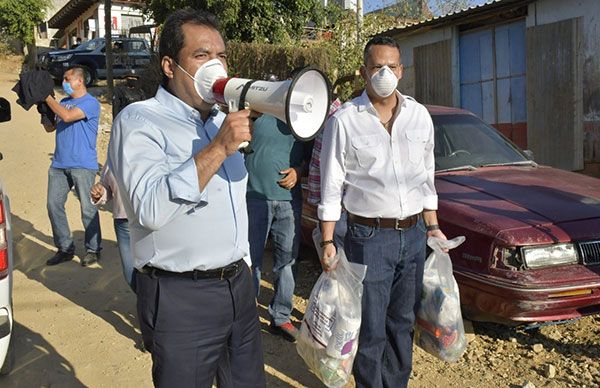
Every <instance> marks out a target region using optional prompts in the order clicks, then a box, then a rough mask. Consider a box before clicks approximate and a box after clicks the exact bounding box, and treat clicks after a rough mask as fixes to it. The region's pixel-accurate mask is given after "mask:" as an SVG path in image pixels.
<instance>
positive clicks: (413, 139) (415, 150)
mask: <svg viewBox="0 0 600 388" xmlns="http://www.w3.org/2000/svg"><path fill="white" fill-rule="evenodd" d="M406 138H407V139H408V159H409V160H410V162H411V163H415V164H419V163H420V162H421V160H423V154H424V153H425V145H426V143H427V132H426V131H424V130H419V129H411V130H407V131H406Z"/></svg>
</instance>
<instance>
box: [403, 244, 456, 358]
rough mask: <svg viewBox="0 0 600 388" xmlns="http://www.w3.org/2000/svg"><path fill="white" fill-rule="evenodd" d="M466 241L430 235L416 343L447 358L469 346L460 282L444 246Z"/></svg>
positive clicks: (435, 354) (454, 245) (453, 356)
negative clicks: (455, 275) (463, 316)
mask: <svg viewBox="0 0 600 388" xmlns="http://www.w3.org/2000/svg"><path fill="white" fill-rule="evenodd" d="M464 241H465V237H464V236H459V237H456V238H454V239H452V240H443V239H440V238H437V237H429V239H428V240H427V245H429V247H430V248H431V249H432V250H433V252H431V254H430V255H429V257H428V258H427V261H425V269H424V273H423V292H422V294H421V301H420V306H419V310H418V312H417V319H416V325H415V343H416V344H417V345H418V346H419V347H421V348H423V349H424V350H425V351H426V352H428V353H430V354H432V355H434V356H436V357H437V358H439V359H441V360H443V361H447V362H456V361H458V360H459V359H460V358H461V356H462V355H463V353H464V352H465V350H466V348H467V339H466V337H465V329H464V326H463V321H462V314H461V311H460V294H459V291H458V284H456V280H455V279H454V275H453V274H452V261H451V260H450V255H448V253H447V252H444V249H453V248H456V247H457V246H459V245H460V244H462V243H463V242H464Z"/></svg>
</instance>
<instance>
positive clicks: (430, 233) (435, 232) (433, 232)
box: [427, 229, 448, 253]
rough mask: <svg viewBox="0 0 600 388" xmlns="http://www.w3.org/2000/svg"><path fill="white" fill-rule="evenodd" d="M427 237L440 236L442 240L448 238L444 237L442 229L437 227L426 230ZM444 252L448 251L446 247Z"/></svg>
mask: <svg viewBox="0 0 600 388" xmlns="http://www.w3.org/2000/svg"><path fill="white" fill-rule="evenodd" d="M429 237H437V238H440V239H442V240H448V238H447V237H446V235H445V234H444V233H442V231H441V230H439V229H434V230H428V231H427V238H429ZM444 252H446V253H448V249H444Z"/></svg>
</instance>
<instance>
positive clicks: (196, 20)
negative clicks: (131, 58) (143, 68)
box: [158, 7, 223, 85]
mask: <svg viewBox="0 0 600 388" xmlns="http://www.w3.org/2000/svg"><path fill="white" fill-rule="evenodd" d="M187 23H190V24H195V25H199V26H206V27H209V28H212V29H213V30H215V31H218V32H219V33H221V31H220V30H219V22H218V21H217V18H216V17H215V15H213V14H212V13H210V12H207V11H202V10H197V9H193V8H190V7H186V8H183V9H178V10H177V11H175V12H173V13H172V14H170V15H169V17H167V20H165V24H164V25H163V29H162V32H161V34H160V42H159V46H158V55H159V58H160V60H161V61H162V58H164V57H169V58H173V59H174V60H175V61H176V62H177V63H179V52H180V51H181V49H182V48H183V45H184V36H183V29H182V28H181V27H182V26H183V25H184V24H187ZM222 35H223V34H221V36H222ZM159 62H160V61H159ZM165 78H166V77H163V84H165V85H166V79H165Z"/></svg>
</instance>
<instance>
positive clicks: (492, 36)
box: [382, 0, 600, 177]
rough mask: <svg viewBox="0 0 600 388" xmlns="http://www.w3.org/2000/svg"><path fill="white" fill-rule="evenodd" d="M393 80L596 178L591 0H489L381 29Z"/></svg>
mask: <svg viewBox="0 0 600 388" xmlns="http://www.w3.org/2000/svg"><path fill="white" fill-rule="evenodd" d="M382 35H387V36H391V37H393V38H394V39H396V40H398V41H399V43H400V46H401V47H402V61H403V63H404V78H403V79H402V81H401V82H400V89H401V90H402V91H403V92H404V93H406V94H408V95H413V96H415V97H416V98H417V100H418V101H420V102H423V103H426V104H437V105H447V106H454V107H462V108H465V109H468V110H470V111H472V112H473V113H475V114H476V115H477V116H479V117H480V118H482V119H484V120H485V121H487V122H489V123H491V124H493V125H494V126H495V127H496V128H498V129H499V130H500V131H501V132H503V133H504V134H505V135H506V136H507V137H509V138H510V139H511V140H513V141H514V142H515V143H516V144H517V145H519V146H520V147H521V148H524V149H525V148H527V149H530V150H532V151H533V153H534V157H535V160H536V161H538V162H540V163H543V164H548V165H552V166H555V167H559V168H563V169H567V170H578V171H581V170H583V171H584V172H585V173H589V174H591V175H595V176H599V177H600V39H598V37H599V36H600V2H599V1H597V0H579V1H576V2H575V1H563V0H490V1H487V2H486V3H483V4H481V5H478V6H474V7H470V8H466V9H464V10H462V11H458V12H454V13H450V14H447V15H443V16H440V17H434V18H430V19H427V20H423V21H421V22H416V23H413V24H408V25H405V26H403V27H399V28H394V29H391V30H389V31H386V32H384V33H382Z"/></svg>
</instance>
